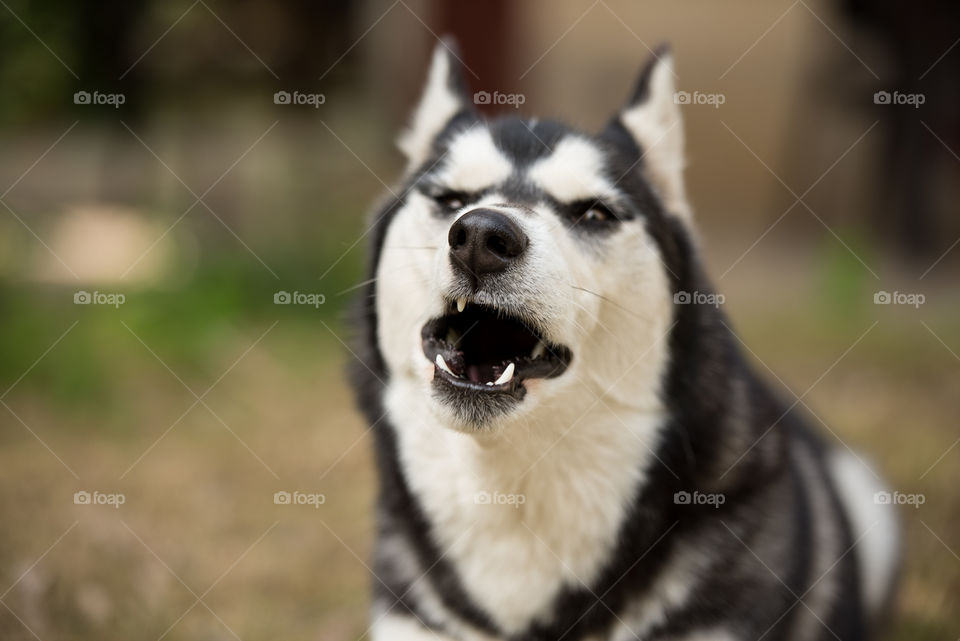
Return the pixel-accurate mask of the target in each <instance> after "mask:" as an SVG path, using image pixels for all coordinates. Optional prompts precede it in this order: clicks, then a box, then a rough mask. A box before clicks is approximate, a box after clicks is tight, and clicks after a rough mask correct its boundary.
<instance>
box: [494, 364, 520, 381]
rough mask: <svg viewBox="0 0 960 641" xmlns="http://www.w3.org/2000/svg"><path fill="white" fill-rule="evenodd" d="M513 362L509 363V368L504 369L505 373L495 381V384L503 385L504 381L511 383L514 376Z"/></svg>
mask: <svg viewBox="0 0 960 641" xmlns="http://www.w3.org/2000/svg"><path fill="white" fill-rule="evenodd" d="M514 369H515V368H514V366H513V363H510V364H509V365H507V369H505V370H503V374H501V375H500V378H498V379H497V380H495V381H494V382H493V384H494V385H503V384H504V383H509V382H510V379H512V378H513V370H514Z"/></svg>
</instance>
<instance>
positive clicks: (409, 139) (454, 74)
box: [397, 37, 473, 168]
mask: <svg viewBox="0 0 960 641" xmlns="http://www.w3.org/2000/svg"><path fill="white" fill-rule="evenodd" d="M456 51H457V45H456V42H454V41H453V39H452V38H450V37H445V38H443V39H442V40H440V41H439V42H438V43H437V46H436V47H434V49H433V60H432V62H431V64H430V73H429V74H428V75H427V84H426V87H425V88H424V90H423V94H422V95H421V96H420V102H419V104H418V105H417V108H416V110H415V111H414V112H413V118H412V120H411V122H410V126H409V127H408V128H407V130H406V131H405V132H404V133H403V134H402V135H401V136H400V139H399V140H398V141H397V144H398V145H399V147H400V150H401V151H402V152H403V153H404V154H405V155H406V157H407V160H408V162H409V166H410V167H411V168H415V167H417V166H419V165H420V164H421V163H423V161H425V160H426V159H427V158H429V157H430V152H431V149H432V147H433V143H434V141H435V140H436V138H437V135H439V134H440V132H442V131H443V130H444V129H445V128H446V126H447V125H448V124H449V123H450V121H451V120H453V119H454V118H455V117H456V116H457V115H459V114H461V113H468V112H469V113H472V112H473V106H472V103H471V102H470V99H469V96H468V95H467V91H468V89H467V83H466V80H465V79H464V77H463V69H462V63H461V62H460V60H459V58H458V57H457V53H456Z"/></svg>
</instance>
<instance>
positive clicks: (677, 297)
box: [673, 291, 727, 307]
mask: <svg viewBox="0 0 960 641" xmlns="http://www.w3.org/2000/svg"><path fill="white" fill-rule="evenodd" d="M726 300H727V297H726V296H724V295H723V294H713V293H706V292H684V291H680V292H677V293H676V294H674V295H673V304H674V305H713V306H714V307H720V306H721V305H723V304H724V303H725V302H726Z"/></svg>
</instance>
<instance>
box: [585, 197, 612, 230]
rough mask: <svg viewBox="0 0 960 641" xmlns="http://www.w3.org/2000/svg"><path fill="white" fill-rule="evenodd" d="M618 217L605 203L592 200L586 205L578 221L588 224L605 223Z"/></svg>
mask: <svg viewBox="0 0 960 641" xmlns="http://www.w3.org/2000/svg"><path fill="white" fill-rule="evenodd" d="M616 219H617V217H616V216H615V215H614V214H613V212H611V211H610V209H609V208H608V207H606V206H605V205H604V204H603V203H598V202H592V203H588V204H586V205H584V207H583V209H582V210H581V213H580V215H579V216H578V217H577V223H582V224H587V225H603V224H606V223H611V222H613V221H615V220H616Z"/></svg>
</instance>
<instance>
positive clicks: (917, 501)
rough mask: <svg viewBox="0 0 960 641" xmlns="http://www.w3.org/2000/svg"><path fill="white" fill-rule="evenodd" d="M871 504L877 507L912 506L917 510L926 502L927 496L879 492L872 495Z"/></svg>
mask: <svg viewBox="0 0 960 641" xmlns="http://www.w3.org/2000/svg"><path fill="white" fill-rule="evenodd" d="M873 502H874V503H875V504H877V505H912V506H913V507H914V508H916V509H919V508H920V506H921V505H923V504H924V503H926V502H927V496H926V495H925V494H905V493H903V492H887V491H880V492H876V493H875V494H874V495H873Z"/></svg>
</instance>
